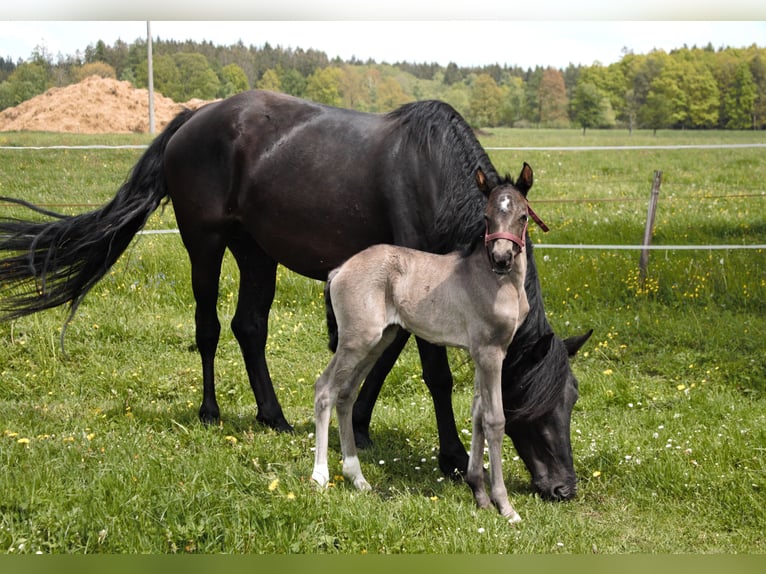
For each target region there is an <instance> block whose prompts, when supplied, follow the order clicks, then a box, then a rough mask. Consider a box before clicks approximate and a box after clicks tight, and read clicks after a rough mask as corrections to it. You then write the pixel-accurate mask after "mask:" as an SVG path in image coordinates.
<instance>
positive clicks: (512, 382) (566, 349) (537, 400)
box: [503, 332, 591, 500]
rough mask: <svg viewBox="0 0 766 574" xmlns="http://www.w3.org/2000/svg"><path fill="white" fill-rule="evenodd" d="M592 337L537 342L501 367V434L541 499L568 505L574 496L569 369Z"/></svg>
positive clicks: (573, 382)
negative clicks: (576, 354) (503, 410)
mask: <svg viewBox="0 0 766 574" xmlns="http://www.w3.org/2000/svg"><path fill="white" fill-rule="evenodd" d="M590 335H591V332H588V333H586V334H584V335H582V336H580V337H572V338H569V339H566V340H563V339H561V338H559V337H557V336H556V335H554V334H553V333H548V334H547V335H544V336H542V337H540V338H539V339H538V340H537V342H536V343H535V344H534V345H533V346H532V348H531V349H529V350H527V351H526V352H524V353H523V354H522V355H521V356H520V357H514V356H513V354H512V352H511V351H509V353H508V356H507V358H506V362H505V363H504V365H503V406H504V408H505V415H506V425H505V432H506V434H507V435H508V436H509V437H511V440H512V441H513V444H514V446H515V447H516V451H517V452H518V453H519V456H520V457H521V459H522V460H523V461H524V464H525V465H526V467H527V469H528V470H529V472H530V474H531V475H532V486H533V488H534V489H535V491H537V492H538V493H539V494H540V495H541V496H542V497H543V498H546V499H549V500H569V499H571V498H573V497H574V496H575V494H576V493H577V477H576V475H575V471H574V464H573V461H572V443H571V440H570V420H571V417H572V408H573V407H574V404H575V402H576V401H577V397H578V384H577V379H576V378H575V376H574V373H573V372H572V369H571V368H570V365H569V358H570V357H573V356H574V355H575V353H577V351H578V350H579V349H580V347H581V346H582V345H583V344H584V343H585V341H587V340H588V338H589V337H590Z"/></svg>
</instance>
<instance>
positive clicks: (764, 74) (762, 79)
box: [750, 50, 766, 129]
mask: <svg viewBox="0 0 766 574" xmlns="http://www.w3.org/2000/svg"><path fill="white" fill-rule="evenodd" d="M750 72H751V74H752V76H753V82H754V83H755V94H756V95H755V105H754V111H753V116H754V117H753V127H754V128H756V129H762V128H764V127H766V50H759V51H757V52H756V53H755V54H754V55H753V56H752V60H751V61H750Z"/></svg>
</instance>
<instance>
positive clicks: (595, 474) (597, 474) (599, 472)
mask: <svg viewBox="0 0 766 574" xmlns="http://www.w3.org/2000/svg"><path fill="white" fill-rule="evenodd" d="M599 476H601V471H600V470H594V471H593V478H598V477H599Z"/></svg>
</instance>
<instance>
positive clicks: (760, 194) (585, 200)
mask: <svg viewBox="0 0 766 574" xmlns="http://www.w3.org/2000/svg"><path fill="white" fill-rule="evenodd" d="M147 147H148V145H147V144H127V145H101V144H92V145H48V146H0V150H2V151H6V150H12V151H45V150H110V149H114V150H125V149H136V150H142V149H146V148H147ZM746 148H766V143H746V144H688V145H632V146H546V147H529V146H526V147H485V148H484V149H485V150H487V151H565V152H580V151H635V150H685V149H688V150H711V149H746ZM609 181H610V182H612V183H614V180H613V179H612V178H610V180H609ZM625 182H628V180H625ZM751 198H766V190H752V191H748V192H746V193H726V194H705V195H694V196H693V197H691V196H690V197H684V196H678V195H671V196H665V197H663V201H700V200H728V199H751ZM612 202H617V203H632V202H640V203H644V202H646V199H643V198H638V197H576V198H573V197H566V198H540V199H537V200H536V203H551V204H555V203H573V204H593V203H612ZM15 205H16V204H13V203H3V202H0V207H8V206H15ZM38 205H39V206H40V207H44V208H51V209H61V208H83V209H96V208H98V207H100V204H96V203H87V202H86V203H58V202H57V203H40V204H38ZM178 233H179V230H178V229H145V230H142V231H139V232H138V234H139V235H174V234H178ZM535 248H536V249H569V250H578V249H583V250H601V251H646V250H651V251H713V250H716V251H719V250H763V249H766V244H746V245H740V244H730V245H725V244H719V245H620V244H617V245H606V244H581V243H562V244H555V243H537V244H535Z"/></svg>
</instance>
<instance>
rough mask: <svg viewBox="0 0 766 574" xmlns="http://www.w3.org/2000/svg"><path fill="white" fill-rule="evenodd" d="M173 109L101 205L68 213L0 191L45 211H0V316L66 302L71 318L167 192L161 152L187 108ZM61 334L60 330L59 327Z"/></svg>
mask: <svg viewBox="0 0 766 574" xmlns="http://www.w3.org/2000/svg"><path fill="white" fill-rule="evenodd" d="M192 114H193V112H192V111H190V110H184V111H182V112H181V113H179V114H178V115H177V116H176V117H175V118H174V119H173V120H172V121H171V122H170V124H168V126H167V127H166V128H165V130H164V131H163V132H162V133H161V134H160V135H159V136H157V138H155V139H154V141H153V142H152V143H151V145H150V146H149V148H148V149H147V150H146V152H144V154H143V155H142V156H141V158H140V159H139V160H138V162H137V163H136V165H135V166H134V167H133V169H132V170H131V172H130V174H129V175H128V178H127V179H126V181H125V183H123V184H122V186H121V187H120V189H119V191H118V192H117V195H116V196H115V197H114V199H112V200H111V201H110V202H109V203H107V204H106V205H105V206H103V207H102V208H100V209H97V210H95V211H90V212H87V213H83V214H80V215H75V216H66V215H61V214H58V213H54V212H51V211H48V210H45V209H41V208H39V207H36V206H34V205H32V204H30V203H27V202H26V201H23V200H20V199H11V198H5V197H0V201H4V202H10V203H15V204H18V205H22V206H24V207H27V208H29V209H31V210H32V211H34V212H36V213H38V214H41V215H44V216H46V218H47V220H43V221H31V220H22V219H16V218H9V217H3V218H0V252H3V253H5V254H8V256H7V257H5V258H3V259H0V320H2V321H7V320H11V319H15V318H18V317H23V316H24V315H30V314H32V313H36V312H38V311H42V310H43V309H50V308H52V307H57V306H59V305H62V304H64V303H69V307H70V310H71V311H70V314H69V318H68V319H67V323H68V322H69V321H70V320H71V319H72V317H73V316H74V314H75V312H76V311H77V307H78V306H79V305H80V303H81V302H82V300H83V298H84V297H85V295H86V294H87V293H88V291H90V290H91V289H92V288H93V286H94V285H95V284H96V283H97V282H98V281H99V280H100V279H101V278H102V277H103V276H104V275H105V274H106V273H107V271H108V270H109V268H110V267H111V266H112V265H113V264H114V263H115V262H116V261H117V259H118V258H119V257H120V255H121V254H122V253H123V252H124V251H125V249H127V247H128V245H129V244H130V242H131V240H132V239H133V237H134V236H135V235H136V233H138V231H139V230H140V229H141V228H142V227H143V226H144V224H145V223H146V220H147V219H148V218H149V216H150V215H151V214H152V213H153V212H154V210H156V209H157V207H158V206H159V204H160V201H162V199H163V198H164V197H165V196H166V195H167V185H166V183H165V177H164V175H163V156H164V153H165V148H166V146H167V144H168V141H170V138H171V137H172V136H173V134H175V133H176V131H178V129H179V128H180V127H181V126H182V125H183V124H184V123H185V122H186V121H187V120H188V119H189V118H190V117H191V116H192ZM62 338H63V335H62Z"/></svg>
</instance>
